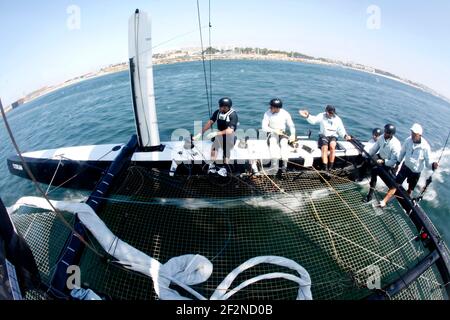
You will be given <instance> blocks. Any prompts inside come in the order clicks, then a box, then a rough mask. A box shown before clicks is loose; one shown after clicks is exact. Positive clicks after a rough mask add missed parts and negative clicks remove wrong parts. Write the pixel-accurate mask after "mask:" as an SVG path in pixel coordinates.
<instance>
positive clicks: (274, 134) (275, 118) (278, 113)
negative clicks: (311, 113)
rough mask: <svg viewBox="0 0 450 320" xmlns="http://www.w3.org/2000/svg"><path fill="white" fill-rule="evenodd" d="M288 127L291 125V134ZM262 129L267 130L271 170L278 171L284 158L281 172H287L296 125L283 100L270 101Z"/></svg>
mask: <svg viewBox="0 0 450 320" xmlns="http://www.w3.org/2000/svg"><path fill="white" fill-rule="evenodd" d="M286 127H289V135H287V133H286ZM262 129H263V131H265V132H267V138H268V142H269V150H270V156H271V159H272V160H271V169H270V171H273V172H278V170H279V160H280V158H281V160H282V163H283V164H282V166H281V169H280V173H285V172H286V170H287V165H288V160H289V146H288V144H289V143H292V142H295V140H296V136H295V125H294V122H293V121H292V117H291V115H290V114H289V112H287V111H286V110H284V109H283V102H282V101H281V100H280V99H278V98H275V99H272V100H271V101H270V103H269V110H267V111H266V113H265V114H264V118H263V120H262Z"/></svg>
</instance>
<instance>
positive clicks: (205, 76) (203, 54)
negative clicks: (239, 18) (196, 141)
mask: <svg viewBox="0 0 450 320" xmlns="http://www.w3.org/2000/svg"><path fill="white" fill-rule="evenodd" d="M197 16H198V29H199V32H200V45H201V50H202V64H203V75H204V78H205V90H206V101H207V103H208V113H209V117H210V118H211V115H212V106H211V104H210V98H209V88H208V78H207V75H206V64H205V51H204V46H203V33H202V21H201V17H200V3H199V0H197Z"/></svg>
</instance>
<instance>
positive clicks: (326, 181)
mask: <svg viewBox="0 0 450 320" xmlns="http://www.w3.org/2000/svg"><path fill="white" fill-rule="evenodd" d="M312 168H313V170H315V171H316V173H317V174H318V175H319V176H320V177H321V178H322V179H323V181H325V183H326V184H328V186H330V188H331V189H332V190H333V191H334V192H335V193H336V195H337V196H338V197H339V198H340V199H341V201H342V202H343V203H344V204H345V205H346V206H347V208H348V209H349V210H350V212H351V213H352V214H353V216H354V217H355V218H356V219H357V220H358V221H359V223H361V225H362V226H363V227H364V229H366V231H367V233H369V235H370V236H371V237H372V239H373V240H374V241H375V242H376V243H378V242H379V241H378V239H377V238H376V237H375V236H374V235H373V234H372V232H370V230H369V228H368V227H367V225H366V224H365V223H364V221H362V220H361V218H360V217H358V215H357V214H356V213H355V211H353V209H352V207H350V205H349V204H348V203H347V201H345V200H344V198H342V197H341V195H340V194H339V192H337V190H336V189H335V188H334V187H333V186H332V185H331V183H329V182H328V180H327V179H325V178H324V177H323V176H322V175H321V174H320V172H319V171H318V170H317V169H316V168H314V167H312Z"/></svg>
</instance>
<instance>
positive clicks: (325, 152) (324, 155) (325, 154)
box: [322, 146, 328, 167]
mask: <svg viewBox="0 0 450 320" xmlns="http://www.w3.org/2000/svg"><path fill="white" fill-rule="evenodd" d="M322 163H323V164H324V166H325V167H326V166H327V164H328V146H323V147H322Z"/></svg>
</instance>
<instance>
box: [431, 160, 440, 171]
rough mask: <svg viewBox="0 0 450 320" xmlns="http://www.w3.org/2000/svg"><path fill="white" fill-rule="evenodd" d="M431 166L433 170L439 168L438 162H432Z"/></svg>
mask: <svg viewBox="0 0 450 320" xmlns="http://www.w3.org/2000/svg"><path fill="white" fill-rule="evenodd" d="M431 168H432V169H433V171H434V170H436V169H437V168H439V163H437V162H433V164H432V166H431Z"/></svg>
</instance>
